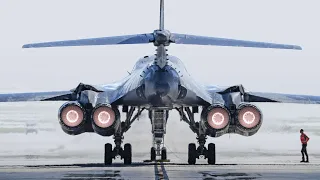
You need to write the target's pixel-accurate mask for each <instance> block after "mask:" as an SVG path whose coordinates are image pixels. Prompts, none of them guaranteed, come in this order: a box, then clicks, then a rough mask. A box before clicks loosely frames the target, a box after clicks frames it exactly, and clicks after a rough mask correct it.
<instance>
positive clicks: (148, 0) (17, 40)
mask: <svg viewBox="0 0 320 180" xmlns="http://www.w3.org/2000/svg"><path fill="white" fill-rule="evenodd" d="M199 2H201V3H199ZM319 5H320V2H319V1H318V0H308V1H301V0H281V1H279V0H268V1H256V0H241V1H218V0H201V1H196V0H166V1H165V6H166V10H165V13H166V14H165V28H166V29H168V30H170V31H172V32H177V33H189V34H195V35H206V36H215V37H226V38H236V39H244V40H255V41H266V42H275V43H287V44H296V45H301V46H302V48H303V51H293V50H272V49H253V48H232V47H210V46H207V47H204V46H190V45H189V46H185V45H171V46H170V47H169V54H171V55H175V56H177V57H179V58H181V60H182V61H183V62H184V63H185V65H186V67H187V69H188V71H189V73H190V74H191V75H192V76H193V77H194V78H195V79H196V80H198V81H199V82H201V83H208V84H217V85H235V84H243V85H244V87H245V88H246V89H248V90H252V91H265V92H281V93H298V94H314V95H320V80H319V77H320V75H319V71H318V69H319V64H320V63H319V61H320V55H319V53H320V52H319V40H320V38H319V32H320V28H319V22H318V21H319V17H320V11H319ZM0 24H1V26H0V32H1V33H0V60H1V71H0V83H1V85H0V92H21V91H50V90H69V89H71V88H74V87H76V86H77V84H78V83H79V82H83V83H91V84H101V83H109V82H114V81H117V80H120V79H121V78H123V77H124V76H126V75H127V71H131V69H132V67H133V66H134V63H135V61H136V60H137V59H138V58H140V57H142V56H144V55H149V54H154V52H155V51H154V50H155V47H154V46H153V45H152V44H149V45H119V46H96V47H69V48H44V49H22V48H21V47H22V45H23V44H26V43H33V42H42V41H55V40H68V39H78V38H89V37H90V38H91V37H103V36H113V35H125V34H135V33H148V32H152V31H153V30H154V29H157V28H158V24H159V0H135V1H111V0H95V1H83V0H82V1H80V0H68V1H65V0H54V1H43V0H28V1H25V0H1V1H0Z"/></svg>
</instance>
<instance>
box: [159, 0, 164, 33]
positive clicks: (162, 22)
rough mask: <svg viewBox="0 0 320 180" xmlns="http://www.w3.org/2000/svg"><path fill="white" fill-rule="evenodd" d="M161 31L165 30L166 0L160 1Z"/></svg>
mask: <svg viewBox="0 0 320 180" xmlns="http://www.w3.org/2000/svg"><path fill="white" fill-rule="evenodd" d="M159 29H160V30H164V0H160V24H159Z"/></svg>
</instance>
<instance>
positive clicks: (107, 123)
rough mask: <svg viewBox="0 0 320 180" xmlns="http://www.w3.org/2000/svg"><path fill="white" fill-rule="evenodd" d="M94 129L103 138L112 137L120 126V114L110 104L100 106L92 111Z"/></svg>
mask: <svg viewBox="0 0 320 180" xmlns="http://www.w3.org/2000/svg"><path fill="white" fill-rule="evenodd" d="M91 118H92V128H93V130H94V131H95V132H96V133H97V134H99V135H101V136H111V135H113V134H114V132H115V129H116V128H117V127H118V126H119V125H120V112H119V110H118V109H117V108H113V107H111V106H110V105H109V104H99V105H97V106H96V107H95V108H94V109H93V110H92V115H91Z"/></svg>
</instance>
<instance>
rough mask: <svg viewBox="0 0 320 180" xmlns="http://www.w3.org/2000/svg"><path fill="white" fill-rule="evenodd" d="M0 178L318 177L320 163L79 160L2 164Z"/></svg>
mask: <svg viewBox="0 0 320 180" xmlns="http://www.w3.org/2000/svg"><path fill="white" fill-rule="evenodd" d="M0 172H1V173H0V179H16V180H19V179H39V180H40V179H59V180H71V179H99V180H100V179H101V180H102V179H117V180H120V179H156V180H158V179H203V180H211V179H212V180H218V179H229V180H245V179H246V180H249V179H265V180H269V179H288V180H289V179H290V180H298V179H299V180H300V179H308V180H318V179H319V177H320V167H319V165H310V164H309V165H306V164H303V165H301V164H297V165H293V164H291V165H290V164H268V165H267V164H265V165H258V164H250V165H249V164H247V165H239V164H237V165H228V164H225V165H223V164H221V165H214V166H209V165H195V166H189V165H183V164H163V163H157V164H141V163H134V164H133V165H130V166H124V165H123V164H118V165H117V164H115V165H113V166H112V167H104V165H103V164H78V165H64V166H61V165H60V166H33V167H25V166H24V167H1V168H0Z"/></svg>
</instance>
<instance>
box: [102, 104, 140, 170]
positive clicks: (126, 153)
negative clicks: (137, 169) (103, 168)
mask: <svg viewBox="0 0 320 180" xmlns="http://www.w3.org/2000/svg"><path fill="white" fill-rule="evenodd" d="M143 110H144V108H142V109H138V112H137V113H136V115H135V116H133V113H134V111H135V107H131V108H130V110H129V111H128V110H123V112H127V118H126V120H125V121H124V122H121V124H120V126H119V127H117V128H115V134H114V143H115V147H114V148H113V149H112V144H110V143H107V144H105V146H104V164H105V165H111V164H112V160H113V159H115V158H116V157H118V156H120V158H121V159H123V161H124V164H126V165H129V164H131V163H132V146H131V144H129V143H126V144H124V146H123V148H122V147H121V144H122V142H123V134H124V133H125V132H126V131H128V130H129V129H130V127H131V124H132V123H133V122H134V121H135V120H136V119H138V117H139V116H140V115H141V113H142V111H143Z"/></svg>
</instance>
